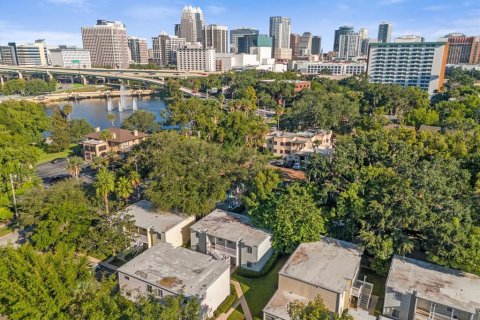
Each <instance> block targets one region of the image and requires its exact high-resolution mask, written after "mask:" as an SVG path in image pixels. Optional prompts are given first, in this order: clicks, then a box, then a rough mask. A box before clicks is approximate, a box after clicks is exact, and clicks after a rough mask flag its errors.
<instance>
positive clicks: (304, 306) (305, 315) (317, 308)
mask: <svg viewBox="0 0 480 320" xmlns="http://www.w3.org/2000/svg"><path fill="white" fill-rule="evenodd" d="M288 315H289V316H290V318H291V319H292V320H331V319H332V313H331V311H330V310H329V309H328V307H327V306H326V305H325V303H324V302H323V299H322V298H321V297H320V296H316V297H315V299H314V300H313V301H309V302H308V303H302V302H300V301H298V300H297V301H295V302H290V303H289V304H288ZM333 319H334V320H353V317H352V316H351V315H349V314H348V310H345V311H344V312H343V313H342V315H338V314H337V313H335V314H334V316H333Z"/></svg>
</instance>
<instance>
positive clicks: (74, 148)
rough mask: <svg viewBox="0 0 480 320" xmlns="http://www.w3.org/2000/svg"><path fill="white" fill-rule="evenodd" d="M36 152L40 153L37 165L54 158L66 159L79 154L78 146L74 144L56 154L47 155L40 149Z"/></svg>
mask: <svg viewBox="0 0 480 320" xmlns="http://www.w3.org/2000/svg"><path fill="white" fill-rule="evenodd" d="M38 150H39V151H40V156H39V157H38V163H37V164H42V163H46V162H49V161H52V160H54V159H56V158H66V157H69V156H73V155H75V154H80V146H79V145H78V144H76V143H72V144H70V145H69V146H68V149H67V150H65V151H62V152H57V153H47V152H45V150H43V149H40V148H38Z"/></svg>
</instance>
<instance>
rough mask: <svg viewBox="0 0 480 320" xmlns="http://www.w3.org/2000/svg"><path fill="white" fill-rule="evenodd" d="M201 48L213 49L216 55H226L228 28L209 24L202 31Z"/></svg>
mask: <svg viewBox="0 0 480 320" xmlns="http://www.w3.org/2000/svg"><path fill="white" fill-rule="evenodd" d="M203 47H204V48H206V49H209V48H213V49H215V51H216V52H217V53H228V28H227V27H226V26H219V25H217V24H211V25H208V26H205V27H204V29H203Z"/></svg>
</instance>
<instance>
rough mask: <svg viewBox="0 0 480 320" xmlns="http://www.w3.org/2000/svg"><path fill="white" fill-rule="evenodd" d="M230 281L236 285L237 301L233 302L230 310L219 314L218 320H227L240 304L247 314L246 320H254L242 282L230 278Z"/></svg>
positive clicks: (244, 313)
mask: <svg viewBox="0 0 480 320" xmlns="http://www.w3.org/2000/svg"><path fill="white" fill-rule="evenodd" d="M230 283H231V284H233V286H234V287H235V292H236V293H237V297H238V298H237V301H236V302H235V303H234V304H233V306H232V307H231V308H230V309H229V310H228V312H227V313H222V314H221V315H220V316H218V318H217V320H227V319H228V317H229V316H230V315H231V314H232V313H233V311H235V309H236V308H237V307H238V305H239V304H240V305H242V310H243V315H244V316H245V320H253V317H252V313H251V312H250V308H249V307H248V304H247V300H246V299H245V296H244V295H243V291H242V287H241V286H240V283H239V282H238V281H236V280H230Z"/></svg>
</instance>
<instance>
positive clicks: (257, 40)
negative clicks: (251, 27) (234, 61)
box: [238, 34, 273, 54]
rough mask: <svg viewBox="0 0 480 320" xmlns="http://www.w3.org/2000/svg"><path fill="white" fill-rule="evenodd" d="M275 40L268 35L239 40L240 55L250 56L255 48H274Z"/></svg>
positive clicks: (247, 36)
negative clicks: (251, 50)
mask: <svg viewBox="0 0 480 320" xmlns="http://www.w3.org/2000/svg"><path fill="white" fill-rule="evenodd" d="M272 45H273V40H272V38H271V37H269V36H267V35H266V34H251V35H245V36H243V37H240V38H238V53H247V54H250V49H251V48H253V47H261V48H265V47H267V48H272Z"/></svg>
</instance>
